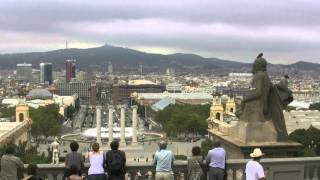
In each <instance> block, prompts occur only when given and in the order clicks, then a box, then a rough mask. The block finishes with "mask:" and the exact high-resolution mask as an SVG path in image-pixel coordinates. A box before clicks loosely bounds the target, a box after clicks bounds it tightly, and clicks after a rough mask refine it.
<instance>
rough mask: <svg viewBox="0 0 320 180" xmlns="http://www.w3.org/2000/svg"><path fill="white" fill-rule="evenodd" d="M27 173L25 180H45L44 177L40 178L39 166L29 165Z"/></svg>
mask: <svg viewBox="0 0 320 180" xmlns="http://www.w3.org/2000/svg"><path fill="white" fill-rule="evenodd" d="M27 173H28V176H27V177H25V178H23V180H44V179H43V178H42V177H39V176H38V166H37V165H36V164H29V166H28V168H27Z"/></svg>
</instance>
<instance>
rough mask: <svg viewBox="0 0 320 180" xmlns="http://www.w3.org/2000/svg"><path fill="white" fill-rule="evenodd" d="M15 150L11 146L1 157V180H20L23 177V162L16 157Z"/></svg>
mask: <svg viewBox="0 0 320 180" xmlns="http://www.w3.org/2000/svg"><path fill="white" fill-rule="evenodd" d="M14 151H15V148H14V146H13V145H9V146H8V147H7V149H6V153H5V154H4V155H3V156H2V157H1V172H0V179H1V180H20V179H22V177H23V162H22V161H21V160H20V158H18V157H16V156H14V155H13V154H14Z"/></svg>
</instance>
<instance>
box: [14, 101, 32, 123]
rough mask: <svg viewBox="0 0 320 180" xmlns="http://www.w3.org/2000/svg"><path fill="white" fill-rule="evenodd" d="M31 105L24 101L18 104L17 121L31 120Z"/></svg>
mask: <svg viewBox="0 0 320 180" xmlns="http://www.w3.org/2000/svg"><path fill="white" fill-rule="evenodd" d="M29 120H30V117H29V106H28V105H27V104H26V103H24V102H19V104H17V105H16V122H23V121H29Z"/></svg>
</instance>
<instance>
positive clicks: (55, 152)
mask: <svg viewBox="0 0 320 180" xmlns="http://www.w3.org/2000/svg"><path fill="white" fill-rule="evenodd" d="M59 145H60V144H59V143H58V138H57V137H56V138H55V140H54V141H53V142H52V143H51V144H50V148H51V149H52V164H59Z"/></svg>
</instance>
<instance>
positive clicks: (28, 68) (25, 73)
mask: <svg viewBox="0 0 320 180" xmlns="http://www.w3.org/2000/svg"><path fill="white" fill-rule="evenodd" d="M16 75H17V76H16V77H17V80H20V81H32V64H26V63H23V64H17V74H16Z"/></svg>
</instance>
